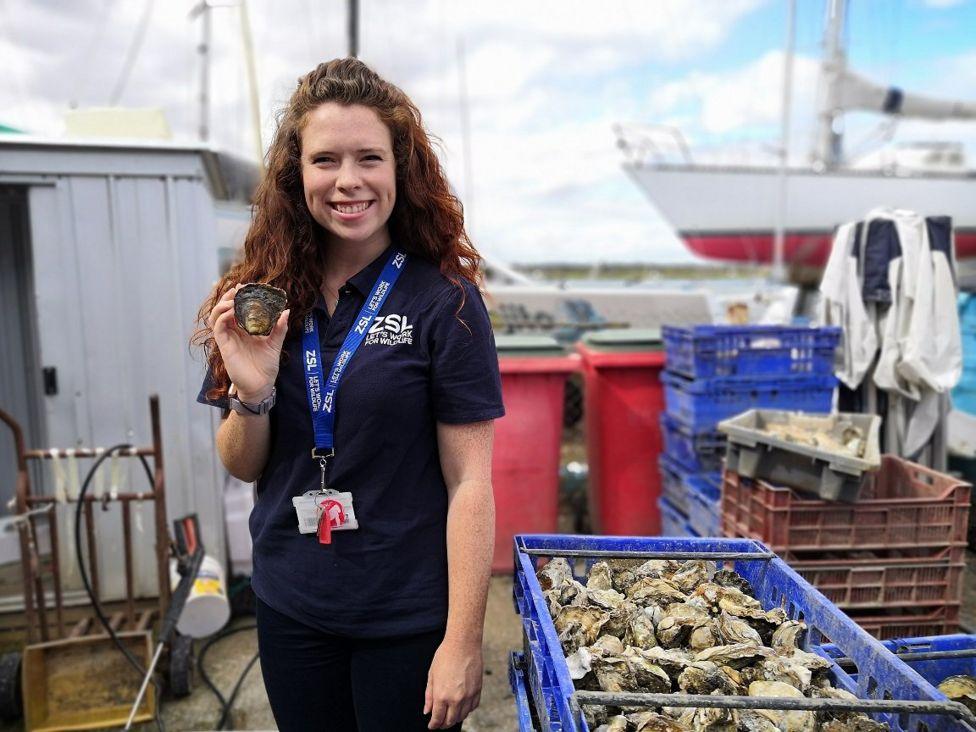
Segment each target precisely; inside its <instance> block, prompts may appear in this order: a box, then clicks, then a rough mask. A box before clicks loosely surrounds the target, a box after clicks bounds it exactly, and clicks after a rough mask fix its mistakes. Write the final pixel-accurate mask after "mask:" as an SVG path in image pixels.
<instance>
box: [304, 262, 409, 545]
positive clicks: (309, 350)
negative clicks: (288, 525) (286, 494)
mask: <svg viewBox="0 0 976 732" xmlns="http://www.w3.org/2000/svg"><path fill="white" fill-rule="evenodd" d="M406 262H407V255H406V254H405V253H404V252H402V251H400V250H398V249H395V250H393V252H392V253H391V254H390V258H389V259H388V260H387V262H386V265H385V266H384V267H383V271H382V272H381V273H380V276H379V277H378V278H377V280H376V283H375V284H374V285H373V289H372V291H371V292H370V293H369V295H368V296H367V298H366V302H365V303H364V304H363V307H362V309H361V310H360V311H359V315H358V317H357V318H356V323H355V325H353V327H352V328H351V329H350V330H349V332H348V333H347V334H346V338H345V340H343V342H342V347H341V348H340V349H339V353H338V355H337V356H336V359H335V362H333V364H332V370H331V371H330V372H329V378H328V381H326V380H325V378H324V375H323V373H322V352H321V348H320V345H319V333H318V325H317V323H316V319H315V314H314V313H313V312H309V313H308V314H307V315H306V316H305V327H304V329H303V333H302V351H303V358H304V361H305V390H306V392H307V394H308V406H309V410H310V411H311V413H312V431H313V432H314V435H315V447H314V448H313V450H312V459H313V460H318V461H319V468H320V469H321V471H322V482H321V484H320V486H319V488H318V490H312V491H308V492H307V493H305V494H304V495H302V496H296V497H294V498H292V503H293V504H294V506H295V510H296V511H297V512H298V530H299V531H300V532H301V533H303V534H309V533H313V532H317V533H318V536H319V541H320V542H321V543H323V544H328V543H330V542H331V541H332V529H333V528H335V529H337V530H342V529H355V528H358V527H359V524H358V523H357V521H356V517H355V516H356V515H355V512H354V511H353V506H352V494H351V493H339V492H337V491H330V490H328V489H326V486H325V469H326V465H327V463H328V459H329V458H331V457H333V456H334V455H335V412H336V393H337V392H338V391H339V384H340V382H341V381H342V376H343V374H344V373H345V370H346V367H347V366H348V365H349V362H350V361H351V360H352V357H353V356H354V355H355V354H356V351H357V350H358V349H359V347H360V346H361V345H362V343H363V339H365V338H366V333H367V331H368V330H369V327H370V325H371V324H372V323H373V320H374V318H375V317H376V316H377V315H378V314H379V312H380V308H382V307H383V303H384V302H385V301H386V298H387V296H388V295H389V294H390V292H391V291H392V290H393V286H394V285H395V284H396V281H397V279H398V278H399V277H400V273H401V272H402V271H403V265H404V264H406Z"/></svg>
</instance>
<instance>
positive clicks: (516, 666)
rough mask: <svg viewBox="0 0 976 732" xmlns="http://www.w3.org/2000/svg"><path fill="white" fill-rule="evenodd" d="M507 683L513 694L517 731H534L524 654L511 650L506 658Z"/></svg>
mask: <svg viewBox="0 0 976 732" xmlns="http://www.w3.org/2000/svg"><path fill="white" fill-rule="evenodd" d="M508 683H509V685H510V686H511V687H512V694H514V695H515V712H516V714H518V725H519V726H518V729H519V732H536V727H535V724H533V722H532V705H531V702H530V701H529V691H528V689H529V687H528V682H527V680H526V678H525V655H524V654H522V653H518V652H517V651H516V652H513V653H512V654H511V655H510V656H509V658H508Z"/></svg>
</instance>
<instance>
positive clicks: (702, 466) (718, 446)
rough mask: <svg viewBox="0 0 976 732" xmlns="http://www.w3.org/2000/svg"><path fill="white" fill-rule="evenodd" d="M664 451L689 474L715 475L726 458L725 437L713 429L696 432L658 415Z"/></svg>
mask: <svg viewBox="0 0 976 732" xmlns="http://www.w3.org/2000/svg"><path fill="white" fill-rule="evenodd" d="M661 436H662V437H663V438H664V452H665V453H666V454H667V455H668V457H671V458H673V459H674V460H675V461H676V462H678V463H679V464H680V465H681V467H683V468H684V469H686V470H690V471H692V472H695V473H697V472H705V473H711V472H717V471H720V470H721V469H722V459H723V458H724V457H725V435H723V434H722V433H721V432H716V431H715V430H706V431H705V432H697V433H696V432H695V431H694V430H693V429H691V428H690V427H688V426H686V425H684V424H682V423H681V422H680V421H678V420H677V419H675V418H674V417H673V416H671V415H670V414H668V413H667V412H664V413H663V414H662V415H661Z"/></svg>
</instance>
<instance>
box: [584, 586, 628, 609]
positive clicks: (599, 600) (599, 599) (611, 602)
mask: <svg viewBox="0 0 976 732" xmlns="http://www.w3.org/2000/svg"><path fill="white" fill-rule="evenodd" d="M586 597H587V599H588V600H589V602H590V604H591V605H595V606H596V607H599V608H603V609H604V610H613V609H614V608H617V607H620V606H621V605H622V604H623V602H624V600H626V599H627V598H626V597H624V596H623V595H622V594H620V593H619V592H617V591H616V590H592V589H590V588H589V586H587V589H586Z"/></svg>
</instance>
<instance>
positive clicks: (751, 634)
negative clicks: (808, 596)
mask: <svg viewBox="0 0 976 732" xmlns="http://www.w3.org/2000/svg"><path fill="white" fill-rule="evenodd" d="M537 576H538V579H539V583H540V585H541V586H542V589H543V592H544V595H545V599H546V603H547V606H548V608H549V612H550V614H551V616H552V620H553V624H554V625H555V628H556V632H557V633H558V635H559V641H560V643H561V644H562V649H563V653H564V654H565V656H566V664H567V665H568V667H569V672H570V676H572V678H573V679H574V682H575V684H576V688H577V689H585V690H591V691H608V692H645V693H675V694H725V695H736V696H756V697H788V696H794V697H817V698H835V699H843V698H851V699H852V698H854V697H853V695H851V694H849V693H847V692H845V691H842V690H839V689H835V688H833V687H832V686H831V685H830V679H829V676H828V672H829V670H830V668H831V664H830V662H829V661H827V660H826V659H824V658H822V657H821V656H818V655H816V654H813V653H808V652H806V651H804V650H803V649H802V648H801V645H802V640H803V634H804V631H805V630H806V625H805V624H804V623H803V622H801V621H797V620H790V619H789V618H788V617H787V615H786V613H785V612H784V611H783V610H782V609H780V608H773V609H772V610H765V609H764V608H763V607H762V605H761V604H760V602H759V601H758V600H756V598H755V597H753V596H752V588H751V586H750V585H749V583H748V582H747V581H746V580H745V579H744V578H742V577H741V576H740V575H738V574H737V573H735V572H733V571H731V570H716V566H715V564H714V563H713V562H704V561H687V562H679V561H674V560H667V559H665V560H661V559H651V560H648V561H642V560H632V559H614V560H609V561H606V562H597V563H595V564H593V566H592V567H591V568H590V571H589V574H588V575H587V577H586V584H585V585H584V584H582V583H581V582H579V581H578V580H577V579H576V578H575V577H574V576H573V571H572V568H571V567H570V565H569V562H567V561H566V560H565V559H562V558H557V559H553V560H552V561H550V562H549V563H547V564H546V565H545V566H543V567H542V568H541V569H539V570H538V572H537ZM583 709H584V713H585V714H586V718H587V723H588V724H589V726H590V729H592V730H595V731H596V732H680V731H682V730H715V731H718V730H722V731H727V732H735V731H736V730H741V731H744V732H775V731H776V730H784V731H786V732H814V731H815V730H825V731H828V732H842V730H851V731H856V732H874V731H875V730H882V729H886V726H885V725H883V724H880V723H878V722H875V721H874V720H873V719H871V718H870V717H868V716H867V715H865V714H861V713H827V712H809V711H781V710H775V709H755V710H750V709H745V710H732V709H705V708H701V709H692V708H681V707H663V708H658V709H647V708H637V707H625V708H618V707H604V706H591V705H586V706H584V707H583Z"/></svg>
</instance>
